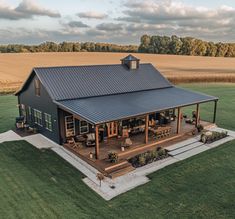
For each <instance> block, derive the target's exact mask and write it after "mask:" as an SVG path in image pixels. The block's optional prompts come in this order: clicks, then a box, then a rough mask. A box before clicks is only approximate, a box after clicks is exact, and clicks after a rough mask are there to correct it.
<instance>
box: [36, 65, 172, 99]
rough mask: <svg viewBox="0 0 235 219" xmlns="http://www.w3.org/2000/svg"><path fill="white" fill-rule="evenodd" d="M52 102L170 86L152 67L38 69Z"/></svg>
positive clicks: (105, 66) (116, 66)
mask: <svg viewBox="0 0 235 219" xmlns="http://www.w3.org/2000/svg"><path fill="white" fill-rule="evenodd" d="M34 72H35V73H36V74H37V76H38V77H39V79H40V81H41V82H42V84H43V86H44V87H45V88H46V90H47V91H48V93H49V95H50V96H51V98H52V99H53V100H66V99H77V98H86V97H94V96H103V95H111V94H120V93H128V92H136V91H143V90H151V89H159V88H165V87H171V86H172V84H171V83H170V82H169V81H168V80H167V79H166V78H164V77H163V76H162V75H161V73H160V72H159V71H158V70H156V69H155V68H154V67H153V66H152V65H151V64H141V65H140V66H139V68H138V69H135V70H131V71H130V70H129V69H128V68H127V67H126V66H125V65H121V64H119V65H93V66H71V67H45V68H35V69H34Z"/></svg>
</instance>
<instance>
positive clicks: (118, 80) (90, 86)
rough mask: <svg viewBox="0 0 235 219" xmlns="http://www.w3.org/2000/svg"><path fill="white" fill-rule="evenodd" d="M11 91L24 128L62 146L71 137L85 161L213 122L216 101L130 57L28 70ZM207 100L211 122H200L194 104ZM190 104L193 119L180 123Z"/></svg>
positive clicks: (150, 145)
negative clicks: (211, 104)
mask: <svg viewBox="0 0 235 219" xmlns="http://www.w3.org/2000/svg"><path fill="white" fill-rule="evenodd" d="M16 95H17V96H18V103H19V112H20V115H21V116H24V118H25V123H26V124H28V126H31V127H36V128H37V130H38V132H40V133H41V134H42V135H44V136H46V137H47V138H49V139H51V140H52V141H54V142H56V143H58V144H61V145H64V146H67V147H69V144H67V143H68V142H69V141H71V139H73V140H74V139H75V140H74V141H75V142H80V144H79V145H80V146H79V147H78V148H76V150H74V152H75V153H76V154H78V155H79V156H81V157H82V158H84V159H85V160H86V161H87V162H91V161H94V162H95V161H96V160H104V159H105V157H106V156H107V153H108V152H109V151H110V150H114V151H117V152H118V153H119V152H120V155H121V153H123V154H128V153H129V154H130V153H134V152H135V153H138V151H141V149H142V148H147V147H148V146H149V147H152V146H155V145H157V144H159V143H160V142H162V141H163V142H166V141H167V140H171V139H176V138H178V137H180V136H181V137H182V136H183V135H185V134H187V133H189V132H191V131H192V130H193V129H195V126H197V125H198V124H199V123H201V124H203V125H210V124H212V123H215V119H216V106H217V101H218V98H216V97H213V96H209V95H205V94H202V93H197V92H192V91H189V90H185V89H182V88H179V87H176V86H174V85H173V84H171V83H170V82H169V81H168V80H167V79H166V78H164V76H163V75H162V74H161V73H160V72H159V71H158V70H157V69H155V67H153V66H152V65H151V64H149V63H141V62H140V60H139V59H137V58H136V57H134V56H132V55H128V56H127V57H125V58H123V59H121V63H120V64H113V65H91V66H68V67H67V66H64V67H38V68H34V69H33V70H32V72H31V74H30V75H29V77H28V79H27V80H26V82H25V83H24V84H23V86H22V88H21V89H20V90H19V91H18V92H17V93H16ZM210 101H213V102H214V114H213V115H214V116H213V121H212V122H205V121H202V120H200V118H199V105H200V104H202V103H206V102H210ZM193 105H195V112H194V115H193V116H194V118H193V119H194V120H192V119H191V120H190V119H188V123H186V122H185V121H184V120H186V118H184V119H183V116H182V108H183V107H186V106H193ZM184 117H185V116H184ZM189 117H191V115H189ZM190 121H191V122H190ZM190 123H191V124H190ZM123 138H128V139H129V142H131V147H130V148H128V149H127V150H126V151H123V150H125V148H122V150H121V146H123ZM87 139H89V142H87ZM71 150H73V148H71ZM91 154H94V156H93V158H91V157H92V156H91ZM94 162H93V164H94Z"/></svg>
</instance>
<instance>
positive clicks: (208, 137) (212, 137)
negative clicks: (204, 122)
mask: <svg viewBox="0 0 235 219" xmlns="http://www.w3.org/2000/svg"><path fill="white" fill-rule="evenodd" d="M227 136H228V132H217V131H207V130H204V131H203V132H202V134H201V139H200V141H201V142H203V143H205V144H210V143H213V142H215V141H218V140H220V139H223V138H226V137H227Z"/></svg>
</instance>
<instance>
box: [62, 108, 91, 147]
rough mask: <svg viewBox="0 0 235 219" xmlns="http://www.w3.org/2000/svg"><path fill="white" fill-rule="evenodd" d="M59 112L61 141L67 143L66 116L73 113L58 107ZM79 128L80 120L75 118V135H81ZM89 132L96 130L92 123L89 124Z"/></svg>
mask: <svg viewBox="0 0 235 219" xmlns="http://www.w3.org/2000/svg"><path fill="white" fill-rule="evenodd" d="M58 112H59V121H60V141H61V143H65V142H66V135H65V116H71V115H72V114H71V113H69V112H66V111H64V110H62V109H58ZM79 128H80V121H79V120H78V119H75V135H80V132H79V130H80V129H79ZM89 132H94V128H92V125H91V124H89Z"/></svg>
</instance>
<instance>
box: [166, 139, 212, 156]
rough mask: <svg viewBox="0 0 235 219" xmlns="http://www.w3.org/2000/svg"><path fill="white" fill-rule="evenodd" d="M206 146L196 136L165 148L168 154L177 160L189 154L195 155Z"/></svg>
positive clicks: (205, 148)
mask: <svg viewBox="0 0 235 219" xmlns="http://www.w3.org/2000/svg"><path fill="white" fill-rule="evenodd" d="M207 149H208V147H207V146H206V145H205V144H204V143H202V142H200V141H199V138H198V137H195V138H192V139H189V140H186V141H182V142H180V143H178V144H175V145H173V146H169V147H167V148H166V150H167V152H168V154H169V155H170V156H172V157H175V158H177V159H179V160H182V159H185V158H187V157H189V156H192V155H196V154H198V153H200V152H202V151H205V150H207Z"/></svg>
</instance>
